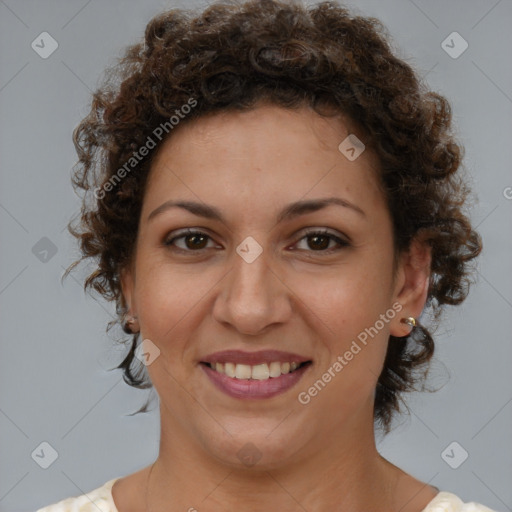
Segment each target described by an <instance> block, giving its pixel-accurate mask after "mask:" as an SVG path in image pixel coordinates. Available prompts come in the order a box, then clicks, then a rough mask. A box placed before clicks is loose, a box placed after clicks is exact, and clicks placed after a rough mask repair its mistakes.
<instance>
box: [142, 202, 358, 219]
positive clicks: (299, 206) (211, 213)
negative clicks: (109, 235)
mask: <svg viewBox="0 0 512 512" xmlns="http://www.w3.org/2000/svg"><path fill="white" fill-rule="evenodd" d="M329 205H338V206H343V207H344V208H348V209H351V210H352V211H354V212H357V213H358V214H359V215H362V216H363V217H366V213H365V212H364V211H363V210H361V208H359V206H357V205H355V204H353V203H351V202H350V201H347V200H346V199H342V198H341V197H325V198H321V199H310V200H303V201H297V202H295V203H291V204H289V205H287V206H286V207H285V208H283V210H281V212H280V213H279V215H278V216H277V222H278V223H279V222H283V221H285V220H291V219H294V218H295V217H299V216H300V215H304V214H306V213H312V212H316V211H318V210H321V209H323V208H326V207H327V206H329ZM171 208H183V209H184V210H187V211H189V212H190V213H193V214H194V215H197V216H198V217H205V218H207V219H212V220H217V221H220V222H223V223H226V221H225V219H224V217H223V215H222V213H221V212H220V210H219V209H218V208H215V207H214V206H210V205H207V204H204V203H197V202H195V201H174V200H169V201H166V202H165V203H163V204H161V205H160V206H159V207H158V208H155V209H154V210H153V211H152V212H151V213H150V214H149V215H148V218H147V220H146V222H149V221H150V220H151V219H153V218H155V217H156V216H157V215H160V214H161V213H163V212H165V211H167V210H169V209H171Z"/></svg>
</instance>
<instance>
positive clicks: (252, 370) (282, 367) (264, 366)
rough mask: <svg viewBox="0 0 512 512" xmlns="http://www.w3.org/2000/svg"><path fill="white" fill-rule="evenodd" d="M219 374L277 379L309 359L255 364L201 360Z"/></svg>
mask: <svg viewBox="0 0 512 512" xmlns="http://www.w3.org/2000/svg"><path fill="white" fill-rule="evenodd" d="M201 364H204V365H206V366H208V367H209V368H211V369H212V370H214V371H215V372H217V373H220V374H221V375H226V376H227V377H230V378H232V379H238V380H259V381H262V380H268V379H277V378H279V377H281V375H288V374H289V373H293V372H295V371H297V370H298V369H299V368H302V367H303V366H305V365H309V364H311V361H304V362H302V363H300V362H297V361H291V362H288V361H286V362H284V363H281V362H279V361H272V362H271V363H261V364H256V365H249V364H237V363H233V362H226V363H207V362H201Z"/></svg>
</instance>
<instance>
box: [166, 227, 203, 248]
mask: <svg viewBox="0 0 512 512" xmlns="http://www.w3.org/2000/svg"><path fill="white" fill-rule="evenodd" d="M181 239H183V240H184V242H185V247H180V246H178V245H176V244H175V242H176V241H177V240H181ZM208 239H211V238H210V236H209V235H207V234H206V233H203V232H202V231H196V230H193V229H187V230H186V231H184V232H182V233H181V234H178V235H177V236H174V237H172V238H170V239H167V240H165V242H164V245H165V246H176V247H177V248H178V249H179V250H181V251H184V252H197V251H200V250H201V249H205V248H206V242H207V241H208Z"/></svg>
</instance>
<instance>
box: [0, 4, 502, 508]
mask: <svg viewBox="0 0 512 512" xmlns="http://www.w3.org/2000/svg"><path fill="white" fill-rule="evenodd" d="M195 4H197V2H194V5H195ZM189 5H190V4H189ZM201 5H204V4H201ZM347 5H349V6H351V7H355V8H356V9H357V10H359V11H360V13H361V14H366V15H372V16H376V17H378V18H380V19H381V20H382V21H383V22H384V24H385V25H386V26H387V27H388V29H389V31H390V33H391V35H392V36H393V38H394V41H395V45H396V47H397V51H398V53H399V55H400V56H401V57H402V58H404V59H406V60H407V62H409V63H410V64H411V65H413V66H414V67H416V69H418V71H419V72H420V74H421V75H423V76H425V77H426V79H427V80H428V82H429V84H430V85H431V87H432V88H433V89H434V90H436V91H438V92H440V93H441V94H444V95H446V96H447V97H448V99H449V100H450V101H451V104H452V106H453V111H454V121H455V127H456V130H457V133H458V136H459V138H460V140H462V141H463V143H464V144H465V147H466V167H467V169H468V172H469V174H470V175H471V177H472V181H473V187H474V190H475V192H476V194H477V195H478V197H479V202H478V203H477V204H476V205H475V207H474V209H473V211H472V218H473V219H474V221H475V224H476V225H477V226H478V229H479V231H480V232H481V234H482V236H483V239H484V245H485V250H484V253H483V254H482V256H481V258H480V262H479V267H478V274H477V278H478V282H477V284H476V285H475V286H474V287H473V289H472V293H471V294H470V296H469V298H468V299H467V301H466V302H465V303H464V304H463V305H462V306H460V307H458V308H453V309H451V310H448V311H447V313H446V315H445V317H444V322H443V323H442V324H441V327H440V328H439V330H438V333H437V338H436V341H437V352H436V358H435V360H434V363H433V366H432V372H431V378H430V380H429V383H430V385H432V386H437V387H439V386H443V387H442V389H441V390H440V391H438V392H437V393H432V394H428V393H424V394H418V395H413V396H411V399H410V400H409V405H410V409H411V414H410V417H407V416H404V417H403V418H402V419H400V421H399V422H397V424H396V425H397V426H396V428H395V430H394V431H393V432H392V433H391V434H389V436H388V437H386V438H384V439H383V440H382V439H380V438H379V439H378V446H379V449H380V451H381V452H382V453H383V455H384V456H385V457H387V458H388V459H389V460H391V461H392V462H393V463H394V464H396V465H398V466H399V467H401V468H403V469H404V470H405V471H407V472H410V473H411V474H413V475H414V476H415V477H416V478H419V479H421V480H424V481H426V482H429V483H431V484H432V485H435V486H437V487H439V488H440V489H441V490H447V491H451V492H455V493H456V494H458V495H460V496H461V497H462V498H463V499H464V500H465V501H469V500H474V501H479V502H482V503H484V504H486V505H488V506H489V507H491V508H495V509H497V510H499V511H505V510H512V486H511V485H510V484H511V482H512V436H511V432H512V428H511V427H512V379H511V372H510V363H511V361H512V343H511V342H510V341H511V332H512V320H511V318H512V314H511V313H512V309H511V308H512V272H511V260H512V259H511V258H510V254H511V252H512V251H511V245H512V242H511V237H510V235H511V233H512V231H511V219H512V199H509V198H510V197H511V196H512V189H510V188H507V187H512V175H511V172H510V162H511V161H512V152H511V147H512V143H511V142H512V139H511V135H512V129H511V119H512V84H511V81H512V80H511V79H512V70H511V66H510V48H512V33H511V31H510V26H511V24H512V2H511V1H510V0H499V1H498V0H472V1H468V0H451V1H445V0H430V1H427V0H415V1H408V0H385V1H382V0H380V1H378V0H372V1H371V0H361V1H358V2H355V1H352V2H348V4H347ZM176 6H183V3H182V4H181V5H180V4H179V3H177V2H164V1H157V0H152V1H147V2H136V1H134V0H133V1H124V2H122V1H121V0H115V1H108V2H105V1H100V0H89V1H86V0H85V1H64V0H53V1H50V0H37V1H23V0H22V1H14V0H0V45H1V46H0V48H1V50H0V60H1V62H0V63H1V68H0V69H1V75H0V109H1V110H0V111H1V113H2V114H1V116H0V130H1V132H0V158H1V182H0V229H1V236H2V239H1V240H2V241H1V246H0V251H1V254H0V258H1V259H0V261H1V265H0V315H1V322H0V330H1V335H2V340H1V345H0V350H1V352H0V364H1V371H0V379H1V380H0V389H1V392H0V429H1V432H2V436H1V439H0V443H1V446H0V449H1V452H0V453H1V456H0V511H13V512H14V511H28V510H35V509H36V508H38V507H41V506H43V505H47V504H49V503H53V502H55V501H58V500H60V499H63V498H65V497H69V496H75V495H78V494H82V493H83V492H86V491H89V490H92V489H93V488H96V487H98V486H100V485H102V484H103V483H104V482H106V481H107V480H110V479H112V478H115V477H119V476H123V475H126V474H129V473H132V472H134V471H136V470H138V469H139V468H141V467H143V466H146V465H148V464H150V463H151V462H152V461H153V460H154V459H155V457H156V456H157V450H158V435H159V424H158V411H157V403H158V402H157V400H153V402H152V404H153V408H152V411H151V412H150V413H149V414H139V415H136V416H128V414H130V413H131V412H133V411H135V410H136V409H137V408H138V407H140V405H142V403H143V402H144V401H145V399H146V397H147V396H148V395H149V392H148V391H139V390H134V389H132V388H130V387H128V386H127V385H125V384H124V383H123V381H122V380H121V374H120V372H119V371H117V372H116V371H111V372H109V371H107V369H108V368H110V367H113V366H115V364H116V363H118V362H119V361H120V360H121V357H122V355H123V354H124V351H123V350H122V348H118V347H116V346H115V344H114V340H113V339H112V338H111V337H109V336H107V335H106V334H105V326H106V323H107V322H108V321H109V320H110V317H111V314H112V311H113V309H112V307H111V305H109V304H106V303H104V302H103V301H100V300H95V299H92V298H91V297H89V296H85V295H84V293H83V291H82V284H81V282H82V279H83V277H84V275H85V270H81V271H79V272H76V273H74V274H72V276H71V277H69V278H68V279H67V280H65V281H64V283H63V284H61V276H62V273H63V271H64V268H65V267H67V266H68V265H69V264H70V262H71V261H73V260H74V259H75V257H76V256H77V250H76V248H75V246H74V242H73V240H72V239H71V237H70V235H68V233H67V231H66V229H65V226H66V224H67V222H68V221H69V220H70V219H71V217H72V216H73V215H74V214H75V212H76V211H77V209H78V205H79V201H78V198H77V197H76V196H75V195H74V193H73V191H72V188H71V185H70V170H71V167H72V165H73V164H74V163H75V153H74V148H73V145H72V142H71V132H72V129H73V128H74V127H75V125H76V124H77V123H78V121H79V120H80V119H81V117H83V116H84V115H85V114H86V112H87V109H88V107H87V104H88V101H89V97H90V92H91V90H93V89H94V88H95V87H96V85H97V84H98V79H99V77H100V74H101V72H102V70H103V69H104V67H105V66H106V65H108V64H112V63H113V62H114V59H115V58H116V57H117V56H118V55H119V52H120V51H121V49H122V48H123V47H124V46H125V45H127V44H128V43H131V42H134V41H135V40H136V39H138V38H139V37H141V36H142V34H143V31H144V28H145V25H146V23H147V22H148V21H149V20H150V18H151V17H152V16H154V15H155V14H157V13H158V12H160V11H161V10H163V9H166V8H171V7H176ZM43 31H47V32H49V33H50V34H51V36H52V37H53V38H55V40H56V41H57V42H58V45H59V46H58V49H57V50H56V51H55V52H54V53H53V54H52V55H51V56H50V57H49V58H47V59H42V58H41V57H40V56H39V55H38V54H37V53H36V52H35V51H34V50H33V49H32V48H31V43H32V41H34V40H35V39H36V37H37V36H38V35H39V34H40V33H41V32H43ZM453 31H457V32H459V33H460V34H461V36H462V37H463V38H464V39H465V40H466V41H467V42H468V44H469V47H468V49H467V50H466V51H465V52H464V53H463V54H462V55H460V56H459V57H458V58H456V59H455V58H452V57H451V56H450V55H448V54H447V53H446V52H445V50H444V49H443V48H442V46H441V43H442V41H443V40H445V38H446V37H447V36H448V35H449V34H451V33H452V32H453ZM457 44H458V43H457ZM507 196H508V198H507ZM43 237H47V238H48V239H49V240H50V241H51V243H52V244H54V246H55V248H54V249H56V250H57V252H56V254H54V255H52V253H51V251H50V252H49V253H48V254H47V255H45V254H44V253H43V252H41V250H40V249H41V247H43V249H44V248H45V247H46V248H48V247H50V248H51V247H52V246H51V244H49V242H48V241H47V240H44V241H43V242H40V239H41V238H43ZM38 243H39V245H36V244H38ZM41 244H42V245H41ZM34 246H36V249H34V252H35V254H34V252H33V247H34ZM44 258H46V259H48V261H46V262H44V261H41V259H43V260H44ZM153 396H154V395H153ZM44 441H46V442H48V443H49V444H50V445H51V446H52V447H53V448H54V449H55V450H56V451H57V453H58V458H57V459H56V460H55V462H54V463H53V464H52V465H51V466H50V467H49V468H48V469H42V468H41V467H40V466H39V465H38V464H37V463H36V462H35V460H34V459H36V457H34V459H33V458H32V456H31V454H32V453H33V451H34V450H35V449H36V448H37V447H38V446H39V445H40V443H42V442H44ZM453 441H456V442H457V443H459V445H460V446H461V447H463V449H464V450H466V451H467V452H468V453H469V457H468V459H467V460H466V461H465V462H464V463H463V464H462V465H460V467H458V469H452V468H451V467H450V466H449V465H448V464H447V463H446V462H445V461H444V460H443V458H442V456H441V454H442V453H443V451H444V450H445V448H446V447H447V446H448V445H450V443H452V442H453ZM46 453H48V451H47V452H46ZM461 453H462V451H461V448H458V447H456V448H455V450H454V451H453V452H452V453H450V454H451V455H452V459H457V458H458V457H460V455H461Z"/></svg>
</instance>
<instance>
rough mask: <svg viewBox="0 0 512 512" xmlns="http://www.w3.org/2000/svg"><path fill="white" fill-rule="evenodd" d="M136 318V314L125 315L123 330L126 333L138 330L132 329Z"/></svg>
mask: <svg viewBox="0 0 512 512" xmlns="http://www.w3.org/2000/svg"><path fill="white" fill-rule="evenodd" d="M137 320H138V317H136V316H132V315H125V317H124V320H123V330H124V332H126V333H127V334H135V333H136V332H138V330H136V331H135V332H134V331H133V329H132V326H133V325H136V324H137Z"/></svg>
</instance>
